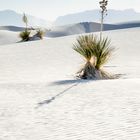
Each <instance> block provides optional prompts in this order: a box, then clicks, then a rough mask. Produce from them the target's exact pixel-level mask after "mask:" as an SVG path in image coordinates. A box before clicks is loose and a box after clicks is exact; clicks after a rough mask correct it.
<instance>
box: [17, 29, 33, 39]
mask: <svg viewBox="0 0 140 140" xmlns="http://www.w3.org/2000/svg"><path fill="white" fill-rule="evenodd" d="M30 33H31V32H30V31H28V30H25V31H23V32H21V33H20V34H19V36H20V38H21V39H22V41H29V40H30Z"/></svg>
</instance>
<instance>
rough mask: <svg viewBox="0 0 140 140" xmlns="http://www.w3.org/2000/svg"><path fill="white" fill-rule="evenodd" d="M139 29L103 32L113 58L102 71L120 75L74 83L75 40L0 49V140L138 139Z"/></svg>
mask: <svg viewBox="0 0 140 140" xmlns="http://www.w3.org/2000/svg"><path fill="white" fill-rule="evenodd" d="M139 34H140V28H135V29H127V30H118V31H111V32H106V33H105V35H106V36H109V37H110V38H111V39H112V43H113V45H114V46H116V47H117V48H118V49H117V52H116V55H114V57H113V58H112V61H111V62H110V63H108V64H107V65H106V66H105V67H104V68H105V69H106V70H108V71H110V72H112V73H119V74H124V75H123V76H122V77H121V79H117V80H106V81H82V80H75V79H74V73H75V72H76V71H77V70H78V69H79V68H80V66H81V64H82V63H83V60H82V58H81V57H80V56H79V55H78V54H77V53H76V52H74V51H73V50H72V44H73V42H74V41H75V38H76V37H77V36H69V37H62V38H55V39H49V40H47V39H46V40H43V41H34V42H28V43H18V44H12V45H4V46H0V139H2V140H17V139H20V140H61V139H62V140H124V139H127V140H139V139H140V119H139V118H140V86H139V85H140V63H139V62H140V55H139V52H140V46H139V44H140V43H139V42H140V41H139Z"/></svg>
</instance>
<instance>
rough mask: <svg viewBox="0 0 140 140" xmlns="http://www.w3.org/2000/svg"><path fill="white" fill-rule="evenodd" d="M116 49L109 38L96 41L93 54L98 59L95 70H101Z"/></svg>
mask: <svg viewBox="0 0 140 140" xmlns="http://www.w3.org/2000/svg"><path fill="white" fill-rule="evenodd" d="M114 50H115V49H114V48H113V47H111V41H110V40H109V39H108V38H102V39H100V40H97V41H96V45H95V46H94V48H93V50H92V53H93V55H94V56H95V57H96V63H95V68H96V69H98V70H99V69H100V68H101V67H102V66H103V65H104V64H106V63H107V62H108V60H109V58H110V57H111V55H112V53H113V51H114Z"/></svg>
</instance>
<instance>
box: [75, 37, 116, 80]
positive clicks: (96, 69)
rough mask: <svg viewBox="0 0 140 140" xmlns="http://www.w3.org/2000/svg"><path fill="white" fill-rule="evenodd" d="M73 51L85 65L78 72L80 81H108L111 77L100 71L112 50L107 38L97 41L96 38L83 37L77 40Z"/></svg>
mask: <svg viewBox="0 0 140 140" xmlns="http://www.w3.org/2000/svg"><path fill="white" fill-rule="evenodd" d="M73 49H74V50H75V51H76V52H78V53H79V54H80V55H81V56H83V57H84V59H85V61H86V64H85V65H84V66H83V67H82V69H81V70H80V71H79V72H78V77H79V78H82V79H110V78H113V76H111V75H109V74H107V73H106V72H105V71H103V70H102V66H103V65H104V64H105V63H106V62H107V61H108V60H109V58H110V56H111V54H112V53H113V51H114V48H112V47H111V44H110V40H109V39H108V38H103V39H98V38H97V36H93V35H85V36H80V37H78V38H77V40H76V43H75V44H74V47H73Z"/></svg>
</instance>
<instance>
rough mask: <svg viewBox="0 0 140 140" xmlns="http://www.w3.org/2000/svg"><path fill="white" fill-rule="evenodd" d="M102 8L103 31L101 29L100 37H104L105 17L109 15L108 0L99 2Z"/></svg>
mask: <svg viewBox="0 0 140 140" xmlns="http://www.w3.org/2000/svg"><path fill="white" fill-rule="evenodd" d="M99 4H100V8H101V31H100V39H101V38H102V32H103V24H104V17H105V15H107V5H108V0H102V1H100V2H99Z"/></svg>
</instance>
